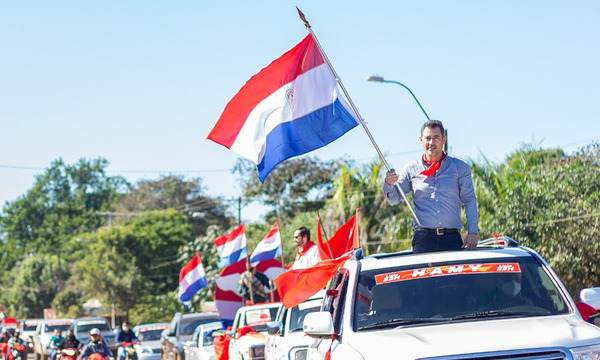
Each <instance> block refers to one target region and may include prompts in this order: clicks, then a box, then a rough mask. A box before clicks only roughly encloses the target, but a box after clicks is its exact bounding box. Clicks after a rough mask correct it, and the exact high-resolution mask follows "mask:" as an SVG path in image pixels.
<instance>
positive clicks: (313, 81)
mask: <svg viewBox="0 0 600 360" xmlns="http://www.w3.org/2000/svg"><path fill="white" fill-rule="evenodd" d="M290 91H291V92H292V95H291V99H292V100H291V103H290V99H288V97H289V96H290V94H289V93H290ZM338 97H339V98H342V97H341V96H339V94H338V91H337V82H336V81H335V78H334V77H333V74H332V73H331V70H330V69H329V67H328V66H327V64H326V63H323V64H321V65H319V66H317V67H315V68H312V69H310V70H309V71H307V72H305V73H302V74H300V75H299V76H298V77H296V79H295V80H294V81H292V82H290V83H289V84H285V85H284V86H282V87H281V88H279V89H278V90H277V91H275V92H273V93H272V94H271V95H269V96H268V97H266V98H265V99H264V100H263V101H261V102H260V103H258V104H257V106H256V107H255V108H254V109H253V110H252V111H251V112H250V115H249V116H248V118H247V119H246V122H245V123H244V125H243V126H242V129H241V130H240V132H239V133H238V135H237V137H236V140H235V142H234V143H233V144H232V146H231V150H232V151H234V152H235V153H237V154H238V155H240V156H242V157H244V158H247V159H248V160H250V161H253V162H254V163H255V164H259V163H260V162H261V161H262V157H263V155H264V154H263V151H264V148H265V142H266V139H267V134H269V133H270V132H271V131H272V130H273V129H274V128H276V127H277V126H278V125H280V124H283V123H286V122H289V121H293V120H295V119H298V118H301V117H303V116H305V115H308V114H310V113H312V112H314V111H315V110H318V109H321V108H323V107H325V106H328V105H330V104H332V103H333V102H334V101H335V100H336V99H337V98H338ZM342 104H343V105H345V106H344V107H347V109H348V111H349V112H350V113H351V114H353V112H351V111H350V108H349V107H348V106H346V105H347V104H346V103H345V101H344V102H342Z"/></svg>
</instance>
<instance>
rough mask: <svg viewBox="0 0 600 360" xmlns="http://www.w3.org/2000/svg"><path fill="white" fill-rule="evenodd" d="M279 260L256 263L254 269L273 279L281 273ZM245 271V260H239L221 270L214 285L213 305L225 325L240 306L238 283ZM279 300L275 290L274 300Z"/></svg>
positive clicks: (230, 321)
mask: <svg viewBox="0 0 600 360" xmlns="http://www.w3.org/2000/svg"><path fill="white" fill-rule="evenodd" d="M281 266H282V265H281V262H279V261H278V260H276V259H269V260H264V261H261V262H259V263H258V264H257V265H256V271H259V272H262V273H263V274H265V275H266V276H267V277H268V278H269V279H272V280H273V279H275V278H276V277H277V276H278V275H280V274H281V273H283V269H282V267H281ZM244 271H246V261H245V260H240V261H238V262H236V263H235V264H231V265H229V266H226V267H225V268H223V270H221V273H220V274H219V277H218V278H217V280H216V281H215V282H216V286H215V295H214V299H215V306H216V307H217V311H218V312H219V319H220V320H221V322H222V323H223V324H225V325H231V324H232V323H233V318H234V316H235V312H236V311H237V309H239V308H240V307H242V306H243V305H244V304H243V302H242V296H241V294H240V293H238V284H239V282H240V277H241V273H243V272H244ZM278 300H279V296H278V294H277V292H275V301H278Z"/></svg>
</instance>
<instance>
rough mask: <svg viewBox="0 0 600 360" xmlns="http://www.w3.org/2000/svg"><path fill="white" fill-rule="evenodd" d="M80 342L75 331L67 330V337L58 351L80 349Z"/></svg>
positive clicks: (59, 345)
mask: <svg viewBox="0 0 600 360" xmlns="http://www.w3.org/2000/svg"><path fill="white" fill-rule="evenodd" d="M79 344H80V342H79V340H77V339H76V338H75V333H73V329H69V330H67V335H66V336H65V338H64V339H63V340H62V341H61V342H60V344H58V350H64V349H79Z"/></svg>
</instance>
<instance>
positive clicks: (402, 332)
mask: <svg viewBox="0 0 600 360" xmlns="http://www.w3.org/2000/svg"><path fill="white" fill-rule="evenodd" d="M499 242H501V243H502V245H500V244H497V243H499ZM592 291H598V289H595V290H592ZM303 329H304V332H305V333H306V334H307V335H309V336H311V337H313V338H315V339H316V340H315V341H314V342H313V343H312V344H311V346H310V347H309V349H308V352H307V358H308V359H324V358H325V357H326V356H327V355H329V356H330V358H331V359H332V360H336V359H338V360H342V359H343V360H353V359H357V360H358V359H360V360H363V359H383V358H394V359H427V360H450V359H451V360H464V359H470V360H471V359H481V360H483V359H485V360H489V359H494V360H497V359H511V360H515V359H519V360H521V359H536V360H547V359H569V360H571V359H573V360H587V359H599V358H600V357H599V356H600V328H598V327H596V326H594V325H592V324H590V323H588V322H585V321H584V320H583V319H582V317H581V315H580V314H579V313H578V311H577V309H576V305H575V303H574V301H573V299H572V298H571V296H570V295H569V293H568V292H567V290H566V288H565V287H564V285H563V284H562V283H561V281H560V280H559V279H558V277H557V275H556V274H555V273H554V271H553V270H552V269H551V268H550V266H549V265H548V264H547V263H546V262H545V261H544V260H543V259H542V258H541V257H540V255H539V254H537V253H536V252H535V251H533V250H532V249H529V248H526V247H522V246H519V245H518V244H517V243H516V242H515V241H514V240H512V239H510V238H507V237H505V238H500V239H496V240H493V241H486V242H483V243H480V245H479V246H478V247H477V250H474V251H467V250H464V251H453V252H435V253H425V254H412V253H411V252H410V251H406V252H400V253H394V254H378V255H373V256H369V257H364V258H363V257H362V256H361V252H360V250H358V251H357V252H355V256H354V258H352V259H351V260H348V261H347V262H346V264H345V265H344V266H343V267H342V268H341V269H340V271H339V272H338V273H337V274H336V275H335V277H334V279H333V280H332V281H331V282H330V285H329V290H328V295H327V297H326V298H325V300H324V303H323V308H322V311H320V312H313V313H310V314H308V315H307V316H306V317H305V319H304V325H303ZM328 353H329V354H328Z"/></svg>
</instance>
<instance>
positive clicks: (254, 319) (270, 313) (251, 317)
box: [244, 308, 278, 332]
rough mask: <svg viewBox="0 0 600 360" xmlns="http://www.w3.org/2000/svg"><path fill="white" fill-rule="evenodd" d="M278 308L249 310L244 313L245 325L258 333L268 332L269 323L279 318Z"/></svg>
mask: <svg viewBox="0 0 600 360" xmlns="http://www.w3.org/2000/svg"><path fill="white" fill-rule="evenodd" d="M277 310H278V308H266V309H265V308H263V309H249V310H247V311H246V312H245V313H244V316H245V319H244V323H245V324H246V325H248V326H250V327H252V329H254V331H256V332H261V331H267V323H268V322H270V321H272V320H274V319H275V317H276V316H277Z"/></svg>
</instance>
